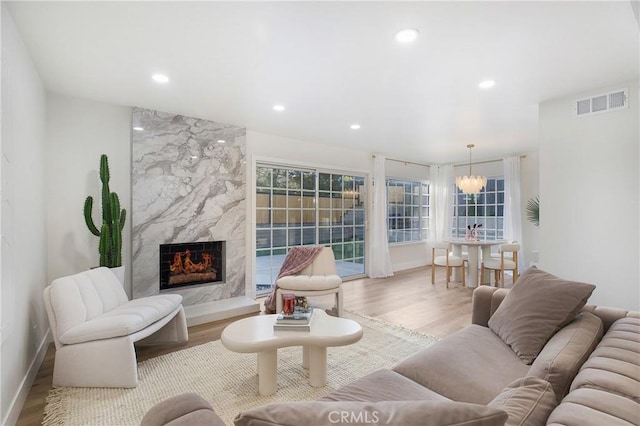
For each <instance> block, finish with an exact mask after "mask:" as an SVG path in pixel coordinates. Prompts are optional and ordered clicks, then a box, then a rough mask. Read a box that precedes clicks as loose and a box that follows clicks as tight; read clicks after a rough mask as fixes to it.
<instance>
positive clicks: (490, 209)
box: [451, 177, 504, 240]
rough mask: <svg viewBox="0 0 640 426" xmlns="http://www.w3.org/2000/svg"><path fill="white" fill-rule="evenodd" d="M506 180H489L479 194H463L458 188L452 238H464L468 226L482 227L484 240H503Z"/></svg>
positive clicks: (454, 206)
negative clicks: (476, 225)
mask: <svg viewBox="0 0 640 426" xmlns="http://www.w3.org/2000/svg"><path fill="white" fill-rule="evenodd" d="M503 217H504V178H502V177H499V178H488V179H487V185H486V186H485V187H484V189H483V190H482V191H480V192H479V193H478V194H474V195H469V194H463V193H462V191H460V189H459V188H458V187H456V191H455V193H454V195H453V229H452V230H451V236H452V237H464V236H465V232H466V230H467V226H468V225H470V226H471V227H473V225H474V224H478V225H482V227H481V228H480V232H479V234H478V235H479V237H480V239H482V240H501V239H503V235H504V234H503Z"/></svg>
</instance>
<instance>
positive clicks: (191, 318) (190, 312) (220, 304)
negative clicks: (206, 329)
mask: <svg viewBox="0 0 640 426" xmlns="http://www.w3.org/2000/svg"><path fill="white" fill-rule="evenodd" d="M254 312H260V303H259V302H256V301H255V300H253V299H252V298H250V297H247V296H240V297H233V298H231V299H223V300H216V301H215V302H208V303H199V304H197V305H189V306H185V307H184V313H185V315H186V317H187V326H189V327H191V326H192V325H199V324H204V323H207V322H214V321H220V320H223V319H227V318H232V317H237V316H240V315H246V314H251V313H254Z"/></svg>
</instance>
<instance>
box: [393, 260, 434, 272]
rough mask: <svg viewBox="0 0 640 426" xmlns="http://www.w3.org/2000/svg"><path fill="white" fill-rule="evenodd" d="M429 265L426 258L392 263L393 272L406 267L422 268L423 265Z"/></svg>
mask: <svg viewBox="0 0 640 426" xmlns="http://www.w3.org/2000/svg"><path fill="white" fill-rule="evenodd" d="M427 265H428V263H427V262H426V261H425V260H422V259H420V260H414V261H412V262H402V263H396V264H394V265H392V268H393V272H400V271H404V270H406V269H414V268H420V267H422V266H427Z"/></svg>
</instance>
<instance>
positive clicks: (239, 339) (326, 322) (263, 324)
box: [221, 309, 362, 395]
mask: <svg viewBox="0 0 640 426" xmlns="http://www.w3.org/2000/svg"><path fill="white" fill-rule="evenodd" d="M276 317H277V315H257V316H254V317H249V318H244V319H241V320H238V321H236V322H233V323H231V324H230V325H228V326H227V327H226V328H225V329H224V331H223V332H222V337H221V340H222V344H223V345H224V346H225V347H226V348H227V349H229V350H231V351H233V352H241V353H253V352H255V353H257V354H258V391H259V392H260V395H271V394H273V393H275V391H276V389H277V387H278V385H277V378H276V373H277V371H278V348H284V347H287V346H302V366H303V367H304V368H308V369H309V384H310V385H311V386H313V387H322V386H324V385H325V384H326V383H327V347H330V346H345V345H350V344H352V343H355V342H357V341H358V340H360V339H361V338H362V327H361V326H360V324H358V323H357V322H355V321H353V320H350V319H346V318H336V317H332V316H329V315H327V314H326V313H325V312H324V311H323V310H321V309H315V310H314V312H313V318H312V319H311V331H280V330H278V331H274V330H273V324H274V323H275V321H276Z"/></svg>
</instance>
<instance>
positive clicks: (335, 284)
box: [276, 247, 343, 317]
mask: <svg viewBox="0 0 640 426" xmlns="http://www.w3.org/2000/svg"><path fill="white" fill-rule="evenodd" d="M341 284H342V278H340V277H339V276H338V274H337V271H336V260H335V257H334V256H333V250H331V248H330V247H323V248H322V250H321V251H320V253H319V254H318V256H317V257H316V258H315V259H314V260H313V262H312V263H311V264H310V265H309V266H307V267H306V268H304V269H303V270H302V271H300V272H299V273H298V274H296V275H289V276H286V277H282V278H280V279H278V281H276V285H277V286H278V290H277V291H276V312H282V295H283V294H286V293H292V294H295V295H296V296H322V295H325V294H335V296H336V308H337V310H338V316H339V317H341V316H343V308H342V305H343V297H342V288H341V287H340V285H341Z"/></svg>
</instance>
